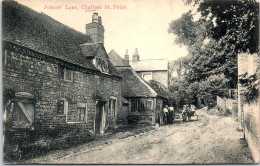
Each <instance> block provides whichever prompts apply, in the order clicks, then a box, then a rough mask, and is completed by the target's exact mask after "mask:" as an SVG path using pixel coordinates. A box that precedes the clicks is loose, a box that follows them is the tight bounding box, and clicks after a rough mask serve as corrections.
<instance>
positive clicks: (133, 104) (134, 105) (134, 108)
mask: <svg viewBox="0 0 260 166" xmlns="http://www.w3.org/2000/svg"><path fill="white" fill-rule="evenodd" d="M137 102H138V100H136V99H134V100H131V112H137V110H138V103H137Z"/></svg>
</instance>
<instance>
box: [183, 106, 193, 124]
mask: <svg viewBox="0 0 260 166" xmlns="http://www.w3.org/2000/svg"><path fill="white" fill-rule="evenodd" d="M195 109H196V108H195V106H194V105H190V104H188V105H184V106H183V110H182V112H181V114H182V118H183V121H184V122H185V121H186V120H187V117H188V120H190V119H191V116H192V112H195Z"/></svg>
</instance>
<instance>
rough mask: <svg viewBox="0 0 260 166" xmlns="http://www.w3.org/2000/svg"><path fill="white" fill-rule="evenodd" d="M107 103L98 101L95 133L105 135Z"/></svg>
mask: <svg viewBox="0 0 260 166" xmlns="http://www.w3.org/2000/svg"><path fill="white" fill-rule="evenodd" d="M104 105H105V102H102V101H97V104H96V117H95V133H96V134H103V133H104V131H105V125H106V115H105V111H104Z"/></svg>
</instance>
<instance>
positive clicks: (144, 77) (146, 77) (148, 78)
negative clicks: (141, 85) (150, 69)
mask: <svg viewBox="0 0 260 166" xmlns="http://www.w3.org/2000/svg"><path fill="white" fill-rule="evenodd" d="M142 77H143V79H144V80H145V81H147V82H148V81H150V80H152V73H143V74H142Z"/></svg>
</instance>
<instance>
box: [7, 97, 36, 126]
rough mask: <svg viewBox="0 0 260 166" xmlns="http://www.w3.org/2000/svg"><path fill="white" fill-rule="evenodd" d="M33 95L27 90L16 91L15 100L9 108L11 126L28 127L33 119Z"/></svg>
mask: <svg viewBox="0 0 260 166" xmlns="http://www.w3.org/2000/svg"><path fill="white" fill-rule="evenodd" d="M34 106H35V104H34V96H33V95H32V94H30V93H27V92H16V93H15V100H14V102H13V103H12V104H11V106H10V108H9V110H10V114H11V115H12V126H13V127H15V128H30V127H31V126H32V125H33V121H34Z"/></svg>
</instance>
